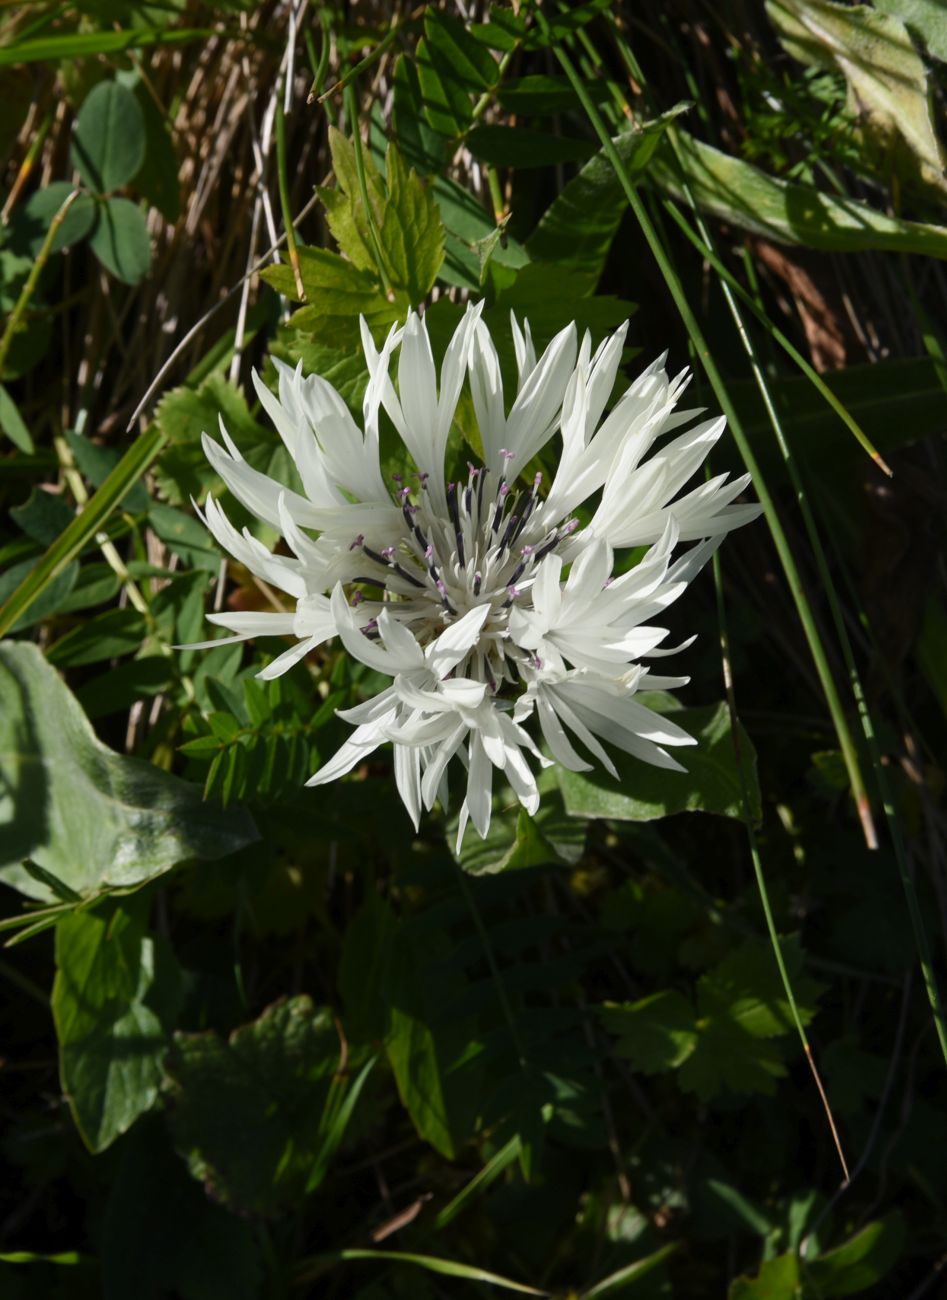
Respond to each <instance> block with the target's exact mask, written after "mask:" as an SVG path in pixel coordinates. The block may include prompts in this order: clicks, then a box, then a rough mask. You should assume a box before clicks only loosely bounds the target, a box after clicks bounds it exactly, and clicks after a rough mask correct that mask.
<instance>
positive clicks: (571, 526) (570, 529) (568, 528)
mask: <svg viewBox="0 0 947 1300" xmlns="http://www.w3.org/2000/svg"><path fill="white" fill-rule="evenodd" d="M578 526H579V521H578V519H570V520H568V522H567V523H566V525H565V527H564V528H563V530H562V531H563V532H564V533H565V534H566V536H567V537H568V535H569V534H570V533H574V532H575V530H576V529H577V528H578Z"/></svg>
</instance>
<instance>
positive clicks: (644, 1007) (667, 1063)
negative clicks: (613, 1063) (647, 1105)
mask: <svg viewBox="0 0 947 1300" xmlns="http://www.w3.org/2000/svg"><path fill="white" fill-rule="evenodd" d="M599 1019H600V1020H601V1022H602V1024H603V1026H604V1027H605V1029H607V1030H608V1032H609V1033H610V1034H615V1035H616V1036H617V1038H618V1041H617V1043H616V1044H615V1051H616V1052H617V1053H618V1055H619V1056H622V1057H625V1058H626V1059H627V1060H629V1061H631V1063H632V1064H633V1065H634V1066H635V1067H636V1068H637V1069H639V1070H641V1071H642V1072H643V1073H644V1074H659V1073H661V1072H662V1071H664V1070H674V1069H676V1068H677V1067H678V1066H679V1065H682V1064H683V1063H684V1061H686V1060H687V1058H688V1056H690V1054H691V1052H692V1051H693V1050H694V1048H695V1047H696V1045H697V1027H696V1017H695V1015H694V1008H693V1007H692V1006H691V1004H690V1003H689V1002H688V1000H687V998H685V997H684V995H683V994H682V993H678V992H676V991H675V990H674V989H665V991H664V992H663V993H652V994H651V995H650V996H649V997H646V998H642V999H641V1001H640V1002H625V1003H622V1004H616V1003H611V1002H608V1003H606V1004H605V1005H604V1006H602V1007H599Z"/></svg>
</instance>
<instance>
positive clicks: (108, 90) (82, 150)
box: [71, 81, 145, 283]
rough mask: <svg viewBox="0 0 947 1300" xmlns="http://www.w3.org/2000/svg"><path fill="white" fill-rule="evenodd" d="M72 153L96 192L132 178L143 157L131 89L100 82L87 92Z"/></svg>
mask: <svg viewBox="0 0 947 1300" xmlns="http://www.w3.org/2000/svg"><path fill="white" fill-rule="evenodd" d="M71 156H72V163H73V166H74V167H75V168H76V170H77V171H78V173H79V175H80V176H81V177H82V179H83V180H84V181H85V183H86V185H88V187H89V188H90V189H91V190H94V191H95V192H96V193H97V194H110V193H111V192H112V191H113V190H117V189H120V188H121V186H123V185H127V184H128V182H129V181H130V180H132V179H133V177H134V176H135V173H136V172H137V171H138V169H139V167H140V166H141V164H142V162H143V161H144V157H145V120H144V117H143V115H142V111H141V107H140V106H139V103H138V100H137V99H136V98H135V96H134V95H133V94H132V92H131V91H130V90H128V89H126V87H125V86H123V85H121V84H120V83H119V82H117V81H102V82H99V84H98V85H97V86H96V87H94V89H93V90H91V91H90V92H89V94H88V95H87V97H86V99H85V101H84V102H83V105H82V107H81V108H80V110H79V116H78V118H77V119H76V127H75V134H74V136H73V141H72V148H71ZM119 278H120V279H121V278H122V277H121V276H120V277H119ZM129 283H134V281H129Z"/></svg>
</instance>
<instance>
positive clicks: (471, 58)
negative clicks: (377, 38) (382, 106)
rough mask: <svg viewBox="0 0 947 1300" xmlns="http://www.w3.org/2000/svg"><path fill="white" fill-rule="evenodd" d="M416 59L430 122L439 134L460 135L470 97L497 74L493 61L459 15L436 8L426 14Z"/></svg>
mask: <svg viewBox="0 0 947 1300" xmlns="http://www.w3.org/2000/svg"><path fill="white" fill-rule="evenodd" d="M415 57H416V61H417V69H418V80H419V83H420V88H421V99H422V103H423V104H424V111H425V115H426V117H427V120H428V124H429V125H430V127H431V129H432V130H434V131H437V132H439V133H440V134H441V135H445V136H449V137H451V138H454V137H456V136H459V135H461V134H462V133H463V132H464V131H465V130H466V128H467V127H468V126H469V125H470V123H471V122H472V120H473V101H472V97H473V96H479V95H481V94H483V92H484V91H487V90H489V89H491V88H492V87H493V86H494V85H495V84H496V82H497V80H498V78H499V65H498V64H497V61H496V59H495V58H494V57H493V55H492V54H491V53H490V51H489V49H488V48H487V46H486V45H484V44H482V43H481V42H480V41H478V40H477V38H476V37H475V36H473V35H472V34H471V33H470V32H469V31H468V30H467V28H466V26H465V25H464V24H463V23H462V22H460V20H459V19H457V18H454V17H453V15H451V14H447V13H443V12H441V11H439V10H436V9H428V10H427V12H426V13H425V15H424V37H423V39H422V40H420V41H419V42H418V46H417V51H416V56H415Z"/></svg>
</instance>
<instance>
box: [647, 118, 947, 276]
mask: <svg viewBox="0 0 947 1300" xmlns="http://www.w3.org/2000/svg"><path fill="white" fill-rule="evenodd" d="M675 131H676V139H677V143H678V149H679V152H680V162H681V166H682V167H683V169H684V174H685V176H686V178H687V182H688V185H689V186H690V190H691V193H692V194H693V196H694V199H695V201H696V202H697V204H698V206H699V207H701V208H703V209H704V211H706V212H710V213H711V214H712V215H713V216H715V217H717V218H718V219H719V220H720V221H725V222H727V223H728V224H729V225H732V226H736V227H737V229H739V230H748V231H750V233H751V234H754V235H761V236H763V238H764V239H772V240H774V241H775V242H776V243H779V244H800V245H802V246H803V247H805V248H818V249H823V250H827V251H834V252H841V253H853V252H858V251H860V250H865V249H877V250H882V251H887V252H895V253H920V254H922V255H923V256H926V257H939V258H947V228H945V227H944V226H931V225H925V224H923V223H922V222H919V221H900V220H898V219H897V218H895V217H887V216H885V215H884V214H883V213H880V212H876V211H875V210H874V208H870V207H869V206H868V204H867V203H859V202H858V201H857V200H856V199H848V198H837V197H835V196H833V195H829V194H822V193H821V192H820V191H819V190H816V189H814V188H813V187H812V186H811V185H799V184H796V183H794V182H791V181H781V180H777V179H776V178H775V177H774V176H767V174H766V173H765V172H762V171H760V170H759V168H758V167H754V166H752V165H751V164H750V163H747V162H744V161H743V160H742V159H741V158H736V157H733V156H732V155H730V154H726V153H722V152H721V151H720V150H719V149H714V148H713V147H712V146H711V145H709V144H704V143H703V142H702V141H700V140H695V139H694V137H693V136H691V135H688V134H687V133H686V132H684V131H680V130H677V129H676V128H675ZM648 178H649V180H651V181H653V182H654V184H656V185H657V186H658V187H659V188H660V189H662V190H665V191H667V193H669V194H671V195H673V196H674V197H675V198H677V199H681V200H682V201H683V200H684V199H685V197H686V196H685V194H684V189H683V186H682V185H681V182H680V177H679V173H678V168H677V162H676V160H675V156H674V153H673V151H672V150H671V149H670V146H668V145H665V146H662V147H661V148H660V149H657V150H656V151H655V154H654V157H653V158H652V160H651V166H650V167H649V170H648Z"/></svg>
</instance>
